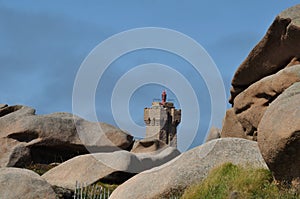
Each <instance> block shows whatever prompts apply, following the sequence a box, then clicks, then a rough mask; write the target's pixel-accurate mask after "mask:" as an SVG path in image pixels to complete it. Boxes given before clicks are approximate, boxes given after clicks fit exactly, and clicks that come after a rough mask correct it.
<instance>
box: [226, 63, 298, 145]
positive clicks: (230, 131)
mask: <svg viewBox="0 0 300 199" xmlns="http://www.w3.org/2000/svg"><path fill="white" fill-rule="evenodd" d="M299 81H300V65H293V66H290V67H288V68H284V69H282V70H280V71H279V72H277V73H276V74H274V75H270V76H267V77H264V78H263V79H261V80H259V81H257V82H255V83H254V84H252V85H251V86H249V87H248V88H247V89H246V90H244V91H243V92H241V93H240V94H239V95H238V96H236V98H235V99H234V106H233V112H232V110H231V112H227V115H226V117H225V120H224V127H223V129H222V137H243V138H248V139H252V140H256V134H257V127H258V124H259V123H260V120H261V118H262V116H263V114H264V113H265V111H266V110H267V108H268V106H269V104H270V103H271V102H272V101H273V100H274V99H276V98H277V97H278V95H280V94H281V93H282V92H283V91H284V90H285V89H287V88H288V87H289V86H291V85H292V84H293V83H295V82H299ZM240 126H241V127H242V128H240Z"/></svg>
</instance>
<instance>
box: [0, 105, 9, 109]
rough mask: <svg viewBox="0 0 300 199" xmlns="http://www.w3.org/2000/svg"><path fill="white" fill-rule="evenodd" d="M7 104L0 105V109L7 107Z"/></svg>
mask: <svg viewBox="0 0 300 199" xmlns="http://www.w3.org/2000/svg"><path fill="white" fill-rule="evenodd" d="M7 106H8V105H7V104H0V109H2V108H5V107H7Z"/></svg>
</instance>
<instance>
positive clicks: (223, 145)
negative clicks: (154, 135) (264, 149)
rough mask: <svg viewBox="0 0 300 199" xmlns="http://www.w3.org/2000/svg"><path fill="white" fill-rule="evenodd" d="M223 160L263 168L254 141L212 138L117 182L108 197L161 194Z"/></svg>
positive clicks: (120, 198)
mask: <svg viewBox="0 0 300 199" xmlns="http://www.w3.org/2000/svg"><path fill="white" fill-rule="evenodd" d="M225 162H232V163H233V164H240V165H250V166H253V167H259V168H260V167H262V168H266V164H265V162H264V160H263V158H262V156H261V154H260V152H259V149H258V146H257V143H256V142H254V141H250V140H246V139H239V138H221V139H215V140H212V141H210V142H207V143H205V144H203V145H202V146H199V147H197V148H194V149H192V150H190V151H188V152H186V153H183V154H181V155H180V156H178V157H177V158H175V159H174V160H172V161H170V162H168V163H166V164H164V165H162V166H160V167H156V168H153V169H151V170H148V171H144V172H142V173H140V174H138V175H136V176H134V177H133V178H131V179H129V180H128V181H126V182H125V183H123V184H122V185H120V186H119V187H118V188H117V189H116V190H115V191H114V192H113V193H112V195H111V197H110V199H123V198H124V199H128V198H143V199H153V198H158V197H163V196H164V194H167V193H169V192H172V190H178V189H179V190H180V189H184V188H186V187H187V186H189V185H191V184H194V183H197V182H199V181H201V180H203V179H204V178H205V177H206V176H207V175H208V172H209V171H210V169H212V168H213V167H215V166H218V165H221V164H223V163H225Z"/></svg>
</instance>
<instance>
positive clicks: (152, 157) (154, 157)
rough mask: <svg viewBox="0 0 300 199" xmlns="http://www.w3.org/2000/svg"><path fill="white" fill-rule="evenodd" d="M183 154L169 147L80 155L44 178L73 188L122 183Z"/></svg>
mask: <svg viewBox="0 0 300 199" xmlns="http://www.w3.org/2000/svg"><path fill="white" fill-rule="evenodd" d="M179 154H180V153H179V151H178V150H177V149H175V148H172V147H166V148H165V149H163V150H160V151H158V152H152V153H136V154H134V153H131V152H128V151H116V152H113V153H95V154H88V155H81V156H77V157H75V158H73V159H70V160H68V161H66V162H64V163H62V164H61V165H59V166H57V167H55V168H53V169H51V170H49V171H48V172H46V173H45V174H44V175H43V176H42V177H43V178H44V179H45V180H46V181H47V182H49V183H50V184H51V185H54V186H57V187H63V188H67V189H72V188H74V186H75V182H76V181H78V182H80V183H83V184H85V185H90V184H93V183H94V182H97V181H99V180H100V181H102V182H108V183H115V184H119V183H122V182H124V181H126V180H128V179H129V178H130V177H132V176H134V175H135V174H136V173H140V172H142V171H145V170H147V169H151V168H153V167H157V166H159V165H162V164H164V163H166V162H168V161H170V160H172V159H173V158H175V157H176V156H178V155H179Z"/></svg>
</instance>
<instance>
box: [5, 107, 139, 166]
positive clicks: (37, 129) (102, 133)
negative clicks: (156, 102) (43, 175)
mask: <svg viewBox="0 0 300 199" xmlns="http://www.w3.org/2000/svg"><path fill="white" fill-rule="evenodd" d="M132 143H133V137H132V136H131V135H129V134H127V133H125V132H123V131H121V130H120V129H117V128H115V127H113V126H111V125H108V124H105V123H96V122H88V121H86V120H84V119H82V118H79V117H76V116H74V115H72V114H69V113H53V114H49V115H35V110H34V109H32V108H30V107H26V106H20V105H17V106H7V107H4V108H2V109H0V144H1V145H0V167H4V166H18V167H23V166H24V165H26V164H30V163H44V164H45V163H46V164H49V163H52V162H62V161H65V160H67V159H70V158H72V157H74V156H76V155H80V154H86V153H88V150H89V151H93V152H107V151H116V150H120V149H128V148H130V147H131V145H132ZM87 149H88V150H87Z"/></svg>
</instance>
